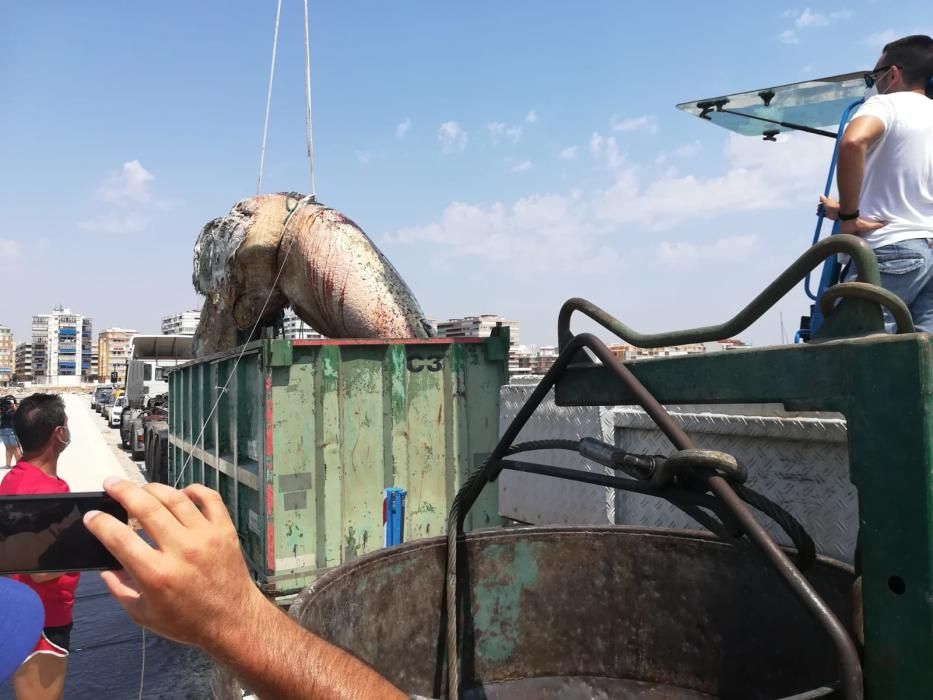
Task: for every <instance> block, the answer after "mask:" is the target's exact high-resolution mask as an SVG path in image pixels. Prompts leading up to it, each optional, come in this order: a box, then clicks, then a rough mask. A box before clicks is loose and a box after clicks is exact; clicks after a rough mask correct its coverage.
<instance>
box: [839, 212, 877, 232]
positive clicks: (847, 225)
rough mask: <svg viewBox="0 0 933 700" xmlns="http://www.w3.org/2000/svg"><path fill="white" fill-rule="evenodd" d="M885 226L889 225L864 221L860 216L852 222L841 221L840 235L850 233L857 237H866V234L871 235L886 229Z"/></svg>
mask: <svg viewBox="0 0 933 700" xmlns="http://www.w3.org/2000/svg"><path fill="white" fill-rule="evenodd" d="M885 226H887V223H886V222H884V221H874V220H873V219H863V218H862V217H861V216H860V217H858V218H857V219H852V220H851V221H840V222H839V233H850V234H853V235H856V236H864V235H865V234H868V233H871V232H872V231H877V230H878V229H879V228H884V227H885Z"/></svg>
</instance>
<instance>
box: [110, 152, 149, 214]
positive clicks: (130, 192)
mask: <svg viewBox="0 0 933 700" xmlns="http://www.w3.org/2000/svg"><path fill="white" fill-rule="evenodd" d="M153 180H155V176H154V175H153V174H152V173H150V172H149V171H148V170H146V169H145V168H144V167H143V165H142V163H140V162H139V161H138V160H130V161H127V162H126V163H124V164H123V167H122V168H121V169H120V171H119V172H117V173H112V174H111V175H109V176H108V177H107V179H105V180H104V182H103V184H101V186H100V187H98V188H97V193H96V196H97V198H98V199H99V200H100V201H102V202H117V203H127V202H135V203H139V204H148V203H149V202H152V201H153V193H152V182H153Z"/></svg>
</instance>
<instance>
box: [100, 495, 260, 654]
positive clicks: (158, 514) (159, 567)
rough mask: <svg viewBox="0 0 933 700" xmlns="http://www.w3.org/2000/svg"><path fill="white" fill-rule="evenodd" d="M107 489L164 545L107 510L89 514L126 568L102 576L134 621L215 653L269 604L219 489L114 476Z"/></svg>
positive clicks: (147, 531) (131, 515)
mask: <svg viewBox="0 0 933 700" xmlns="http://www.w3.org/2000/svg"><path fill="white" fill-rule="evenodd" d="M104 489H105V490H106V491H107V493H108V494H110V495H111V496H112V497H113V498H114V499H115V500H116V501H118V502H119V503H120V504H121V505H122V506H123V507H124V508H126V511H127V513H128V514H129V516H130V517H132V518H136V519H137V520H138V521H139V523H140V524H141V525H142V527H143V529H144V530H145V531H146V533H148V534H149V536H150V537H151V538H152V540H153V541H154V542H155V544H156V547H158V549H154V548H153V547H151V546H149V545H148V544H147V543H146V542H145V541H144V540H143V539H142V538H141V537H140V536H139V535H138V534H137V533H136V532H134V531H133V530H132V529H130V528H129V527H128V526H127V525H125V524H123V523H121V522H120V521H118V520H117V519H116V518H114V517H112V516H111V515H108V514H107V513H101V512H98V511H92V512H90V513H87V514H86V515H85V516H84V522H85V525H86V526H87V529H88V530H90V531H91V533H92V534H94V536H95V537H97V539H99V540H100V541H101V542H102V543H103V545H104V546H105V547H106V548H107V549H109V550H110V551H111V552H112V553H113V555H114V556H115V557H116V558H117V560H118V561H119V562H120V563H121V564H122V565H123V567H124V570H123V571H105V572H103V574H102V578H103V579H104V582H105V583H106V584H107V587H108V588H109V589H110V592H111V594H112V595H113V597H114V598H116V599H117V602H118V603H120V605H122V606H123V607H124V608H125V609H126V611H127V613H129V615H130V617H131V618H132V619H133V621H134V622H136V623H137V624H139V625H142V626H144V627H148V628H149V629H151V630H153V631H154V632H156V633H157V634H160V635H162V636H163V637H167V638H169V639H173V640H175V641H178V642H183V643H186V644H194V645H196V646H200V647H201V648H203V649H204V650H205V651H207V652H208V653H211V652H212V650H215V649H218V648H222V647H223V646H224V644H225V643H227V642H229V640H225V635H229V634H235V633H236V630H237V629H241V630H242V628H243V622H244V621H245V620H249V619H250V616H251V614H252V612H253V611H256V610H258V609H259V606H263V605H268V603H267V602H266V600H265V598H264V597H263V596H262V594H261V593H260V591H259V589H258V588H257V587H256V585H255V584H254V583H253V581H252V579H251V578H250V575H249V572H248V571H247V568H246V563H245V562H244V560H243V555H242V553H241V551H240V542H239V539H238V537H237V533H236V530H235V529H234V526H233V523H232V522H231V521H230V516H229V515H228V513H227V508H226V506H224V504H223V501H222V500H221V498H220V495H219V494H218V493H217V492H216V491H212V490H211V489H209V488H207V487H206V486H201V485H200V484H194V485H192V486H188V487H187V488H186V489H184V491H178V490H176V489H173V488H171V487H170V486H165V485H164V484H147V485H146V486H144V487H142V488H140V487H139V486H136V485H134V484H132V483H130V482H129V481H125V480H122V479H112V478H111V479H108V480H107V481H105V482H104Z"/></svg>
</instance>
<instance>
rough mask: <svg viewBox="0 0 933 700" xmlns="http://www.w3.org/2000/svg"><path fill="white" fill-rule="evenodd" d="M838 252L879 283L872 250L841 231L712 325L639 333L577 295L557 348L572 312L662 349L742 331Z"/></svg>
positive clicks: (562, 321) (564, 310)
mask: <svg viewBox="0 0 933 700" xmlns="http://www.w3.org/2000/svg"><path fill="white" fill-rule="evenodd" d="M837 253H846V254H848V255H850V256H851V257H852V260H853V262H854V263H855V266H856V269H857V270H858V276H859V280H860V281H862V282H863V283H867V284H873V285H876V286H880V284H881V272H880V271H879V269H878V260H877V258H876V257H875V253H874V251H872V249H871V248H870V247H869V245H868V244H867V243H866V242H865V241H864V240H863V239H861V238H859V237H858V236H852V235H849V234H842V233H841V234H837V235H835V236H830V237H829V238H824V239H823V240H821V241H820V242H819V243H817V244H816V245H814V246H812V247H810V248H808V249H807V250H806V252H804V253H803V255H801V256H800V257H799V258H797V260H795V261H794V262H793V263H792V264H791V265H790V266H789V267H788V268H787V269H786V270H784V272H782V273H781V274H780V275H779V276H778V277H777V279H775V280H774V281H773V282H772V283H771V284H769V285H768V286H767V287H765V289H764V290H763V291H762V292H761V293H760V294H759V295H758V296H756V297H755V298H754V299H752V300H751V302H749V303H748V305H747V306H746V307H745V308H744V309H742V310H741V311H739V313H737V314H736V315H735V316H733V317H732V318H731V319H729V320H728V321H726V322H725V323H720V324H719V325H715V326H702V327H700V328H690V329H687V330H683V331H671V332H667V333H639V332H638V331H636V330H634V329H632V328H630V327H629V326H627V325H625V324H624V323H622V322H621V321H620V320H619V319H617V318H615V317H614V316H612V315H611V314H609V313H607V312H606V311H603V310H602V309H600V308H599V307H598V306H596V305H595V304H593V303H591V302H589V301H587V300H586V299H580V298H578V297H577V298H573V299H570V300H568V301H566V302H565V303H564V305H563V307H561V310H560V315H559V316H558V317H557V338H558V345H559V348H560V350H563V349H564V348H565V347H566V346H567V344H568V343H569V342H570V340H571V339H572V338H573V337H574V335H573V333H572V332H571V330H570V318H571V316H572V315H573V313H574V312H575V311H579V312H580V313H582V314H584V315H585V316H588V317H589V318H591V319H593V320H594V321H596V322H597V323H598V324H600V325H601V326H603V328H605V329H606V330H608V331H611V332H612V333H613V334H615V335H616V336H618V337H619V338H621V339H622V340H624V341H626V342H628V343H631V344H632V345H635V346H636V347H640V348H661V347H664V346H666V345H684V344H686V343H703V342H708V341H711V340H721V339H723V338H729V337H731V336H734V335H737V334H739V333H741V332H742V331H744V330H745V329H746V328H748V327H749V326H750V325H752V324H753V323H754V322H755V321H757V320H758V319H759V318H761V316H762V315H763V314H764V313H765V312H766V311H767V310H768V309H770V308H771V307H772V306H774V305H775V304H776V303H777V302H778V301H779V300H780V299H781V297H783V296H784V295H785V294H787V293H788V292H789V291H790V290H791V289H793V288H794V287H795V286H796V284H797V283H798V282H799V281H800V280H801V279H803V278H804V275H805V274H806V273H807V272H809V271H810V270H813V269H814V268H816V267H817V266H818V265H819V264H820V263H822V262H823V261H824V260H825V259H826V258H827V257H829V256H830V255H835V254H837Z"/></svg>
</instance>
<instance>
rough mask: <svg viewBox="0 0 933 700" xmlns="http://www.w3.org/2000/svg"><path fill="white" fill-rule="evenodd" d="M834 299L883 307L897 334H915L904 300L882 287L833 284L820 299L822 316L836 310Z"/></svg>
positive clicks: (856, 283)
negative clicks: (891, 317)
mask: <svg viewBox="0 0 933 700" xmlns="http://www.w3.org/2000/svg"><path fill="white" fill-rule="evenodd" d="M836 299H864V300H866V301H872V302H874V303H876V304H878V305H879V306H883V307H884V308H886V309H887V310H888V311H890V312H891V315H892V316H893V317H894V324H895V325H896V326H897V332H898V333H915V332H916V329H915V328H914V319H913V318H912V317H911V315H910V309H908V308H907V304H905V303H904V300H903V299H901V298H900V297H899V296H897V295H896V294H895V293H894V292H891V291H888V290H887V289H884V288H883V287H876V286H875V285H873V284H865V283H864V282H842V283H840V284H834V285H833V286H832V287H830V288H829V289H827V290H826V291H825V292H824V293H823V296H821V297H820V311H822V312H823V315H824V316H829V315H830V314H831V313H832V312H833V309H835V308H836V304H835V303H834V302H835V301H836Z"/></svg>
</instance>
